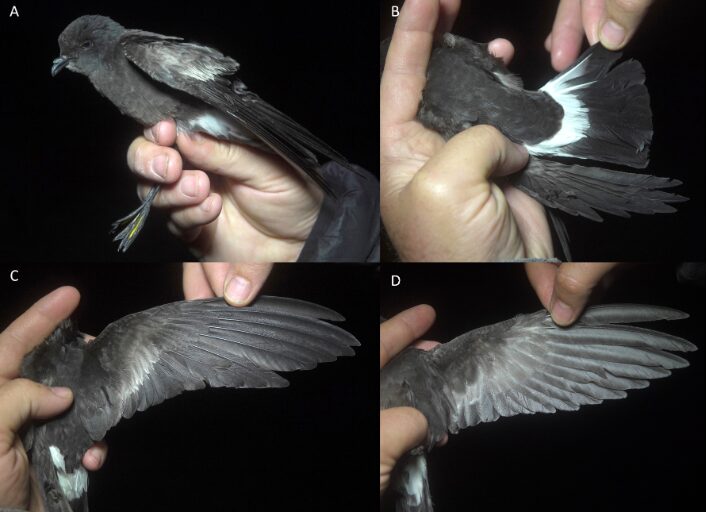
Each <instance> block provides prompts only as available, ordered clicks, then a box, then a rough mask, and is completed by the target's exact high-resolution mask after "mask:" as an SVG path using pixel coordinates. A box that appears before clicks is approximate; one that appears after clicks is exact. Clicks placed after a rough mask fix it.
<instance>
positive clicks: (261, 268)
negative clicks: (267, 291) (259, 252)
mask: <svg viewBox="0 0 708 512" xmlns="http://www.w3.org/2000/svg"><path fill="white" fill-rule="evenodd" d="M272 268H273V264H272V263H234V264H232V265H231V266H230V268H229V271H228V272H227V274H226V279H225V280H224V298H225V299H226V301H227V302H228V303H229V304H231V305H232V306H247V305H248V304H250V303H251V301H252V300H253V299H254V298H255V296H256V295H258V292H259V291H260V290H261V288H262V287H263V283H264V282H265V280H266V278H267V277H268V275H269V274H270V271H271V270H272Z"/></svg>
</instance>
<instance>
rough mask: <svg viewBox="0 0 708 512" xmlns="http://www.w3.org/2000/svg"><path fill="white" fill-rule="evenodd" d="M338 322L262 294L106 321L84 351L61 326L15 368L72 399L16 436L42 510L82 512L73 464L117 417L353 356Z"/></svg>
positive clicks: (280, 383)
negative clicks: (244, 303)
mask: <svg viewBox="0 0 708 512" xmlns="http://www.w3.org/2000/svg"><path fill="white" fill-rule="evenodd" d="M341 320H344V318H343V317H342V316H341V315H339V314H338V313H336V312H334V311H332V310H330V309H328V308H325V307H323V306H319V305H316V304H312V303H309V302H304V301H299V300H295V299H285V298H278V297H265V296H264V297H260V298H259V299H257V300H256V301H255V302H254V303H253V304H252V305H250V306H248V307H244V308H234V307H231V306H229V305H228V304H226V302H224V300H223V299H206V300H196V301H182V302H175V303H171V304H166V305H163V306H158V307H156V308H152V309H148V310H146V311H141V312H139V313H135V314H132V315H129V316H126V317H123V318H121V319H120V320H117V321H116V322H113V323H112V324H110V325H108V326H107V327H106V328H105V329H104V330H103V332H101V334H99V335H98V336H97V337H96V339H95V340H94V341H92V342H91V343H89V344H86V343H85V342H84V339H83V336H82V335H81V334H80V333H79V332H78V331H77V330H76V329H75V328H74V326H73V325H72V324H71V322H69V321H67V322H64V323H63V324H62V325H61V326H60V327H59V328H58V329H57V330H56V331H55V332H54V333H53V334H52V335H51V336H50V337H49V338H48V339H47V340H45V342H44V343H42V344H41V345H39V346H38V347H37V348H35V349H34V350H33V351H32V352H31V353H30V354H28V355H27V356H26V357H25V359H24V360H23V364H22V371H21V374H22V376H23V377H26V378H29V379H32V380H35V381H37V382H41V383H43V384H47V385H51V386H67V387H69V388H71V389H72V390H73V392H74V404H73V407H72V408H71V409H70V411H69V412H68V413H67V414H65V415H63V416H62V417H60V418H59V419H56V420H53V421H49V422H47V423H44V424H41V425H37V426H34V427H33V428H32V429H31V430H30V432H29V433H28V435H27V436H26V438H25V442H26V448H27V449H28V452H29V454H30V458H31V461H32V465H33V469H34V472H35V475H36V477H37V480H38V482H39V484H40V489H43V491H44V498H45V501H46V507H47V511H48V512H58V511H72V510H73V512H78V511H80V510H87V508H86V507H87V501H86V488H87V484H88V482H87V479H86V478H87V477H86V472H85V470H84V469H83V467H82V465H81V457H82V456H83V454H84V452H85V451H86V449H87V448H88V447H89V446H90V445H91V443H92V442H93V441H97V440H100V439H102V438H103V437H104V435H105V434H106V432H107V431H108V430H109V429H110V428H111V427H113V426H114V425H116V424H117V423H118V422H119V421H120V420H121V419H122V418H130V417H131V416H132V415H133V414H135V412H137V411H143V410H145V409H147V408H148V407H150V406H152V405H155V404H159V403H160V402H163V401H164V400H167V399H168V398H171V397H174V396H176V395H178V394H180V393H182V392H183V391H188V390H195V389H202V388H204V387H206V386H210V387H229V388H271V387H284V386H287V385H288V381H287V380H285V378H283V377H282V376H280V375H278V374H277V373H275V372H280V371H293V370H307V369H311V368H314V367H315V366H316V365H317V364H318V363H323V362H328V361H334V360H335V359H336V358H337V357H340V356H346V355H352V354H353V353H354V351H353V349H352V348H351V347H353V346H357V345H359V342H358V341H357V340H356V338H355V337H354V336H352V335H351V334H349V333H348V332H346V331H344V330H342V329H341V328H339V327H336V326H334V325H332V324H330V323H329V322H337V321H341ZM58 459H61V460H60V462H58ZM58 465H59V466H62V467H61V468H58ZM72 486H73V487H72ZM74 489H75V492H74Z"/></svg>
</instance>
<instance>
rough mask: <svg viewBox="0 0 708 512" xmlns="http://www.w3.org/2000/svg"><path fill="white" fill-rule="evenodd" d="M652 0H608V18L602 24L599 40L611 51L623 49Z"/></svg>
mask: <svg viewBox="0 0 708 512" xmlns="http://www.w3.org/2000/svg"><path fill="white" fill-rule="evenodd" d="M651 2H652V0H607V2H606V7H607V17H606V19H605V20H604V21H603V22H601V23H600V29H599V32H598V39H599V40H600V42H601V43H602V45H603V46H604V47H605V48H607V49H609V50H619V49H620V48H623V47H624V46H625V45H626V44H627V42H629V40H630V39H631V38H632V36H633V35H634V32H636V30H637V27H638V26H639V24H640V23H641V21H642V19H643V18H644V15H645V14H646V12H647V9H649V6H650V5H651Z"/></svg>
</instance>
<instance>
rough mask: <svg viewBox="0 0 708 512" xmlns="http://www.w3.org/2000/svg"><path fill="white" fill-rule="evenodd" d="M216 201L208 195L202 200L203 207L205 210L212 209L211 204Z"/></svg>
mask: <svg viewBox="0 0 708 512" xmlns="http://www.w3.org/2000/svg"><path fill="white" fill-rule="evenodd" d="M213 203H214V199H213V198H211V197H208V198H207V199H206V200H205V201H202V204H201V208H202V210H204V211H205V212H209V211H211V205H212V204H213Z"/></svg>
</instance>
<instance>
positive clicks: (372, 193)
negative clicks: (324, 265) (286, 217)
mask: <svg viewBox="0 0 708 512" xmlns="http://www.w3.org/2000/svg"><path fill="white" fill-rule="evenodd" d="M357 169H359V170H360V171H361V174H357V173H354V172H352V171H351V170H349V169H346V168H345V167H342V166H341V165H339V164H337V163H336V162H327V163H326V164H325V165H323V166H322V167H321V168H320V170H321V172H322V175H323V176H324V178H325V179H326V180H327V183H328V184H329V185H330V186H331V187H332V189H333V190H334V192H335V195H336V197H331V196H329V195H325V198H324V200H323V202H322V208H321V209H320V215H319V216H318V217H317V220H316V221H315V225H314V226H313V227H312V231H311V232H310V236H309V237H308V238H307V240H306V241H305V246H304V247H303V249H302V252H301V253H300V257H299V258H298V261H301V262H308V261H348V262H367V261H370V262H378V261H379V232H380V229H381V220H380V214H379V183H378V181H377V180H376V178H374V177H373V176H372V175H370V174H369V173H368V172H366V171H365V170H363V169H361V168H360V167H357Z"/></svg>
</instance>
